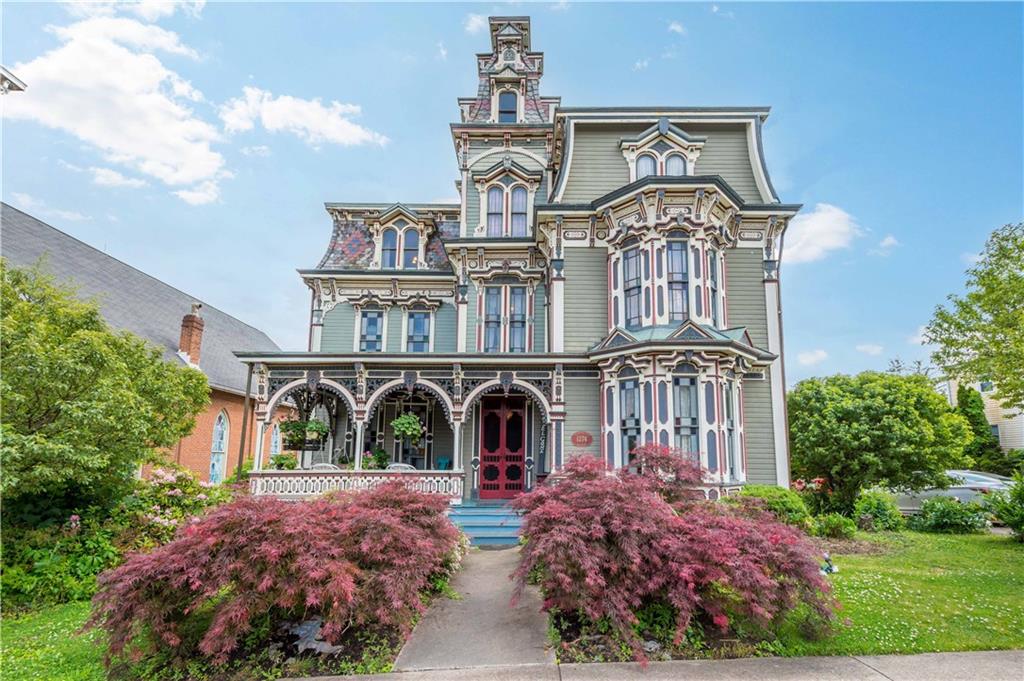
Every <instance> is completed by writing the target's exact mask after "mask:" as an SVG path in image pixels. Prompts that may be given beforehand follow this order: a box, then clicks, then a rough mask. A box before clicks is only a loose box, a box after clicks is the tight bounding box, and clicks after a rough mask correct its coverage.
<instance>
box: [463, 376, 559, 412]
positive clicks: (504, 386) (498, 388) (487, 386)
mask: <svg viewBox="0 0 1024 681" xmlns="http://www.w3.org/2000/svg"><path fill="white" fill-rule="evenodd" d="M510 388H517V389H518V390H520V391H522V392H524V393H526V394H527V397H529V398H531V401H532V402H534V403H535V404H537V405H539V406H540V407H541V411H542V412H543V415H544V423H551V403H550V402H549V401H548V398H547V397H545V396H544V393H542V392H541V391H540V389H539V388H537V387H536V386H534V385H531V384H530V383H527V382H526V381H522V380H519V379H512V382H511V383H509V382H508V381H507V380H505V381H502V380H501V379H500V378H497V379H494V380H493V381H488V382H486V383H482V384H481V385H479V386H477V387H476V388H474V389H473V390H472V391H471V392H470V393H469V395H467V396H466V399H465V400H463V402H462V421H461V422H462V423H465V422H466V419H467V418H468V416H469V414H470V413H472V411H473V409H472V407H473V405H474V404H476V402H477V400H479V399H480V398H481V397H483V396H484V395H486V394H490V393H493V392H502V393H504V392H508V389H510Z"/></svg>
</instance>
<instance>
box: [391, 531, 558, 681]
mask: <svg viewBox="0 0 1024 681" xmlns="http://www.w3.org/2000/svg"><path fill="white" fill-rule="evenodd" d="M518 561H519V550H518V549H517V548H510V549H504V550H497V551H496V550H487V551H483V550H478V549H477V550H472V551H470V553H469V555H467V556H466V559H465V561H464V563H463V566H462V570H460V571H459V573H458V574H457V575H455V579H454V580H452V588H454V589H455V590H456V591H457V592H459V594H461V595H462V599H461V600H457V601H456V600H451V599H447V598H439V599H437V600H436V601H435V602H434V604H433V605H432V606H431V607H430V610H428V611H427V614H426V615H424V616H423V619H422V620H420V622H419V624H417V625H416V629H415V630H414V631H413V633H412V636H411V637H410V638H409V640H408V641H407V642H406V644H405V646H404V647H403V648H402V652H400V653H399V655H398V659H397V660H396V661H395V671H401V672H407V671H412V670H423V669H443V670H446V671H445V674H450V673H451V671H450V670H452V669H457V668H464V667H482V666H487V667H494V666H502V665H524V664H538V663H541V664H542V663H548V664H551V665H552V666H554V662H555V654H554V651H552V650H551V649H550V648H548V640H547V629H548V621H547V615H545V614H543V613H542V612H541V611H540V607H541V599H540V595H539V594H538V593H537V591H536V590H535V589H531V590H528V591H527V592H526V593H525V594H523V597H522V599H520V602H519V604H518V605H517V606H516V607H514V608H513V607H510V606H509V602H510V600H511V598H512V582H511V580H509V578H508V576H509V575H510V574H512V571H513V570H515V568H516V564H517V563H518ZM403 678H404V676H403ZM436 678H439V679H440V678H449V677H447V676H444V675H442V676H438V677H436Z"/></svg>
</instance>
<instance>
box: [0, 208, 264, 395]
mask: <svg viewBox="0 0 1024 681" xmlns="http://www.w3.org/2000/svg"><path fill="white" fill-rule="evenodd" d="M0 239H2V242H0V255H3V257H4V258H6V259H7V261H8V263H9V264H11V265H14V266H16V267H27V266H31V265H34V264H36V262H38V261H39V259H40V258H41V257H43V256H45V261H44V264H43V268H44V270H46V271H48V272H49V273H51V274H52V275H54V276H55V277H56V278H57V280H58V281H61V282H66V283H70V284H72V285H74V286H75V287H76V288H77V289H78V292H79V295H80V296H81V297H83V298H95V299H96V300H97V302H98V303H99V306H100V312H101V313H102V314H103V317H104V319H106V320H107V323H108V324H110V326H112V327H114V328H116V329H123V330H125V331H130V332H132V333H134V334H135V335H137V336H140V337H142V338H144V339H146V340H148V341H150V342H151V343H153V344H154V345H156V346H158V347H160V348H162V349H163V352H164V358H165V359H166V360H167V361H169V362H174V363H177V364H182V365H184V364H185V361H184V360H183V359H182V358H181V357H179V356H178V340H179V337H180V334H181V318H182V317H183V316H185V315H186V314H187V313H188V312H189V310H190V309H191V306H192V303H193V301H199V302H202V300H201V299H200V298H197V297H195V296H191V295H189V294H187V293H185V292H183V291H179V290H178V289H176V288H174V287H173V286H171V285H169V284H165V283H164V282H162V281H160V280H159V279H156V278H154V277H151V276H150V275H148V274H146V273H145V272H142V271H140V270H137V269H135V268H134V267H132V266H130V265H127V264H125V263H123V262H121V261H120V260H118V259H116V258H114V257H111V256H109V255H107V254H106V253H103V252H102V251H100V250H98V249H96V248H93V247H92V246H90V245H88V244H86V243H84V242H82V241H79V240H78V239H76V238H74V237H72V236H70V235H68V234H65V233H64V232H62V231H60V230H59V229H57V228H55V227H51V226H50V225H48V224H46V223H45V222H42V221H40V220H37V219H36V218H34V217H32V216H31V215H28V214H27V213H24V212H22V211H20V210H18V209H17V208H14V207H12V206H9V205H7V204H6V203H0ZM200 315H201V316H202V318H203V321H204V322H205V327H204V330H203V345H202V351H201V353H200V359H199V368H200V369H202V371H203V373H205V374H206V378H207V380H208V381H209V383H210V386H211V387H214V388H219V389H221V390H227V391H229V392H235V393H239V394H244V392H245V379H246V367H245V365H244V364H242V363H241V362H240V361H238V358H237V357H235V356H234V355H233V354H232V351H234V350H239V349H246V350H267V351H276V350H280V348H279V347H278V346H277V345H276V344H275V343H274V341H272V340H270V338H269V337H268V336H267V335H266V334H265V333H263V332H262V331H260V330H258V329H256V328H254V327H252V326H249V325H248V324H246V323H244V322H242V321H240V320H238V319H235V318H234V317H232V316H231V315H229V314H227V313H225V312H222V311H221V310H218V309H217V308H215V307H213V306H211V305H208V304H206V303H203V308H202V310H201V311H200Z"/></svg>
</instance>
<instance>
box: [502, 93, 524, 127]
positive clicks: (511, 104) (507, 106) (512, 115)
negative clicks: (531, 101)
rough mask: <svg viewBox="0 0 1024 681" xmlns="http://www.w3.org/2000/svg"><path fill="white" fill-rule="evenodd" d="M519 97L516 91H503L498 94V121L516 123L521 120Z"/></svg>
mask: <svg viewBox="0 0 1024 681" xmlns="http://www.w3.org/2000/svg"><path fill="white" fill-rule="evenodd" d="M517 99H518V98H517V97H516V93H514V92H507V91H506V92H502V93H501V94H500V95H498V122H499V123H515V122H516V121H518V120H519V108H518V106H517V105H516V104H517V101H516V100H517Z"/></svg>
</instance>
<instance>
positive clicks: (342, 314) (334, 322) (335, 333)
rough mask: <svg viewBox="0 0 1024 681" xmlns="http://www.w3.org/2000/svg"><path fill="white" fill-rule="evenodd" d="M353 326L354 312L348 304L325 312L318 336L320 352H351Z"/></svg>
mask: <svg viewBox="0 0 1024 681" xmlns="http://www.w3.org/2000/svg"><path fill="white" fill-rule="evenodd" d="M355 324H356V311H355V309H354V308H353V307H352V306H351V305H349V304H348V303H341V304H340V305H337V306H336V307H335V308H334V309H332V310H330V311H329V312H327V313H326V314H325V315H324V326H323V330H322V332H321V335H320V352H352V344H353V343H354V342H355V340H354V339H355V332H356V326H355Z"/></svg>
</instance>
